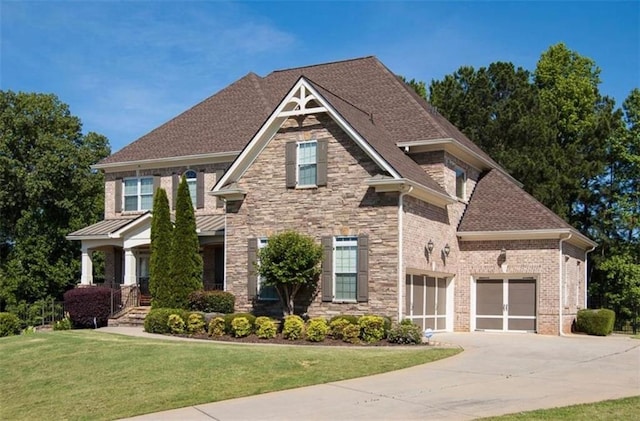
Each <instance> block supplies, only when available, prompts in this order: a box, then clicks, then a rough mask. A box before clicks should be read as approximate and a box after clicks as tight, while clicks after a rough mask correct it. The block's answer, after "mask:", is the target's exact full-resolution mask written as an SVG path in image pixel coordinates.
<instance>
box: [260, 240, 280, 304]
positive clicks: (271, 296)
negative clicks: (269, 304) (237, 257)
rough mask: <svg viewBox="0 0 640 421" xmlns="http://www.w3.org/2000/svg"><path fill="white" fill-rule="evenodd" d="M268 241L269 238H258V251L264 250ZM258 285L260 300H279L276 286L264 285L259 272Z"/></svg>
mask: <svg viewBox="0 0 640 421" xmlns="http://www.w3.org/2000/svg"><path fill="white" fill-rule="evenodd" d="M268 242H269V239H268V238H258V252H259V251H260V250H262V249H263V248H264V247H265V246H266V245H267V243H268ZM259 261H260V254H259V253H258V258H257V262H259ZM257 287H258V299H259V300H265V301H275V300H279V298H278V292H277V291H276V287H274V286H272V285H269V286H267V285H262V277H261V276H260V274H258V280H257Z"/></svg>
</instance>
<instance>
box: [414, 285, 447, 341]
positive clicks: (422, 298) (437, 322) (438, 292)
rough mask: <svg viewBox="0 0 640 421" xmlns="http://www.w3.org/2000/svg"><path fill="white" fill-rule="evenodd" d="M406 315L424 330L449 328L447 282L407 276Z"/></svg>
mask: <svg viewBox="0 0 640 421" xmlns="http://www.w3.org/2000/svg"><path fill="white" fill-rule="evenodd" d="M405 291H406V294H405V299H406V300H405V315H406V317H407V318H408V319H411V320H412V321H413V322H414V323H415V324H417V325H418V326H420V327H421V328H422V329H423V330H424V329H426V328H431V329H433V330H445V329H446V328H447V280H446V279H444V278H434V277H431V276H425V275H407V277H406V289H405Z"/></svg>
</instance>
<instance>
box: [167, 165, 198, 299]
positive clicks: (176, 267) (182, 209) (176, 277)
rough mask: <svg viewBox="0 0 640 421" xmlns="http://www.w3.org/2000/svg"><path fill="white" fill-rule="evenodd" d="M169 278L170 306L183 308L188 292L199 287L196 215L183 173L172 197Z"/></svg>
mask: <svg viewBox="0 0 640 421" xmlns="http://www.w3.org/2000/svg"><path fill="white" fill-rule="evenodd" d="M171 278H172V281H173V282H172V286H173V288H172V291H171V296H172V299H173V306H174V307H178V308H187V307H188V305H189V300H188V297H189V294H191V293H192V292H193V291H197V290H200V289H203V284H202V257H201V256H200V242H199V241H198V234H197V233H196V217H195V214H194V211H193V203H192V202H191V195H190V194H189V186H188V185H187V180H186V178H185V177H184V176H183V177H182V180H181V181H180V185H179V186H178V194H177V199H176V222H175V228H174V230H173V242H172V247H171Z"/></svg>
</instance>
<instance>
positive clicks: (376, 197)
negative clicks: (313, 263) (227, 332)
mask: <svg viewBox="0 0 640 421" xmlns="http://www.w3.org/2000/svg"><path fill="white" fill-rule="evenodd" d="M310 139H328V157H327V158H328V173H327V186H326V187H319V188H306V189H287V188H286V187H285V144H286V142H287V141H291V140H295V141H298V140H310ZM379 173H380V170H379V168H378V166H377V165H376V164H375V163H374V162H373V161H372V160H371V159H370V158H369V157H368V156H367V155H366V154H365V153H364V152H363V151H362V149H361V148H360V147H359V146H358V145H357V144H356V143H355V142H354V141H353V140H352V139H351V138H350V137H349V136H348V135H347V134H346V133H344V132H343V131H342V130H341V129H340V128H339V127H338V125H337V124H336V123H335V122H334V121H333V120H331V119H330V118H328V117H327V116H325V115H318V116H307V117H306V118H305V119H304V120H301V121H300V123H298V121H296V119H293V118H291V119H289V120H287V121H286V122H285V124H284V125H283V126H282V127H281V129H280V130H279V131H278V133H277V134H276V135H275V136H274V138H273V139H272V140H271V141H270V142H269V144H268V145H267V146H266V147H265V149H264V150H263V151H262V153H261V154H260V155H259V156H258V157H257V158H256V160H255V161H254V162H253V163H252V164H251V166H250V167H249V168H248V170H247V171H246V172H245V174H244V175H243V176H242V178H241V179H240V180H239V182H238V184H239V187H241V188H243V189H244V190H246V191H247V195H246V197H245V199H244V201H242V202H241V203H239V204H237V205H235V206H233V207H229V210H230V211H231V212H229V213H228V214H227V236H226V240H227V245H226V247H227V250H226V252H227V255H226V259H227V279H226V282H227V289H228V290H230V291H231V292H232V293H233V294H234V295H235V296H236V308H237V310H238V311H240V310H249V309H251V308H252V303H251V302H249V300H248V298H247V295H248V294H247V293H248V291H247V269H248V268H247V265H248V264H247V258H248V256H247V241H248V239H249V238H252V237H267V236H270V235H272V234H274V233H278V232H282V231H285V230H296V231H298V232H301V233H304V234H307V235H311V236H313V237H314V238H315V239H316V241H317V242H318V243H319V242H320V239H321V237H322V236H329V235H354V236H356V235H361V234H367V235H368V236H369V262H370V266H369V301H368V302H367V303H357V304H355V303H354V304H341V303H322V302H321V301H320V296H316V297H315V298H314V299H313V300H312V302H311V304H310V306H309V307H308V313H309V315H312V316H317V315H327V316H330V315H333V314H339V313H352V314H364V313H377V314H385V315H388V316H391V317H395V316H396V315H397V279H398V278H397V257H398V254H397V250H398V230H397V227H398V222H397V203H398V195H397V194H395V193H384V194H381V193H375V192H374V191H373V189H372V188H369V187H368V186H367V185H366V184H365V180H367V179H368V178H370V177H372V176H374V175H376V174H379Z"/></svg>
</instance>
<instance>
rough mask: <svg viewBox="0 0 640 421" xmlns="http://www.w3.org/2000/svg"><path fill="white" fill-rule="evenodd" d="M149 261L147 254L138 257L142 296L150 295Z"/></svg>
mask: <svg viewBox="0 0 640 421" xmlns="http://www.w3.org/2000/svg"><path fill="white" fill-rule="evenodd" d="M149 260H150V257H149V255H148V254H146V253H144V254H143V253H140V254H139V255H138V286H139V287H140V294H141V295H149Z"/></svg>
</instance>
